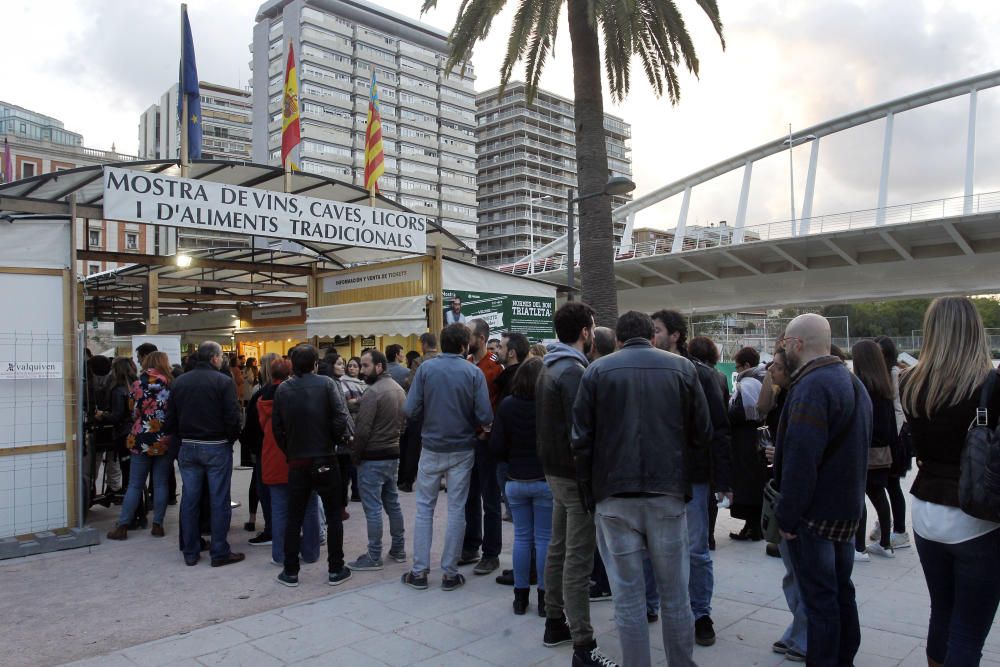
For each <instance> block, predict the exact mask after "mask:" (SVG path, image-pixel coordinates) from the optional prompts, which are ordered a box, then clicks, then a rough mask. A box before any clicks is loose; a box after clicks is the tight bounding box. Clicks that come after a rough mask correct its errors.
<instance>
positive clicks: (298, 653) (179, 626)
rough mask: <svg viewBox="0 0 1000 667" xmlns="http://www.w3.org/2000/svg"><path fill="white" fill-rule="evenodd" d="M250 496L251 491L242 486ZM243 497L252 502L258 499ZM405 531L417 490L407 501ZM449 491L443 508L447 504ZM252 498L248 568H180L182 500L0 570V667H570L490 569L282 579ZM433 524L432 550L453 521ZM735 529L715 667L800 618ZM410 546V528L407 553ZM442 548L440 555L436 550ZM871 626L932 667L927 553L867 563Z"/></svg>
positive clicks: (896, 658)
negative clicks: (122, 534) (412, 582)
mask: <svg viewBox="0 0 1000 667" xmlns="http://www.w3.org/2000/svg"><path fill="white" fill-rule="evenodd" d="M233 479H234V483H233V487H234V489H245V487H246V485H247V482H248V479H249V473H248V472H246V471H237V472H236V473H234V477H233ZM244 495H245V492H244ZM242 500H243V501H244V503H245V501H246V499H245V497H244V498H242ZM401 500H402V504H403V511H404V514H405V516H406V519H407V526H410V525H412V517H413V514H414V502H413V494H401ZM443 500H444V499H443V498H442V499H441V502H439V504H438V511H439V512H444V510H445V507H444V506H443ZM350 510H351V513H352V517H351V519H350V520H349V521H347V522H346V523H345V541H346V545H345V551H346V553H347V556H348V558H349V559H353V558H354V557H355V556H357V555H358V554H360V553H362V552H363V551H364V544H365V535H364V533H365V529H364V525H365V524H364V517H363V512H362V511H361V506H360V504H359V503H352V504H351V507H350ZM115 515H116V513H115V512H113V511H112V510H110V509H109V510H104V509H102V508H97V510H96V512H95V514H94V515H93V518H92V522H93V525H95V526H96V527H98V528H99V529H102V530H104V531H106V530H107V529H108V527H109V526H110V525H111V523H112V521H113V518H114V516H115ZM245 518H246V516H245V506H244V508H240V509H238V510H235V512H234V517H233V528H232V531H231V533H230V536H231V537H232V538H233V540H232V542H233V546H234V548H235V549H237V550H243V551H244V552H246V554H247V561H246V562H244V563H241V564H237V565H234V566H231V567H224V568H211V567H209V565H208V562H207V559H204V560H203V561H202V562H201V563H200V564H199V565H198V566H196V567H193V568H188V567H185V566H184V565H183V561H182V559H181V555H180V553H179V552H178V551H177V549H176V547H177V543H176V539H177V532H176V524H177V513H176V508H174V507H172V508H170V511H169V512H168V518H167V525H166V528H167V531H168V534H167V537H166V538H165V539H155V538H152V537H150V536H149V534H148V531H137V532H134V533H132V534H131V535H130V537H129V539H128V540H127V541H126V542H121V543H113V542H110V543H109V542H106V541H105V542H103V543H102V544H101V545H99V546H96V547H93V548H90V549H86V550H75V551H67V552H62V553H55V554H48V555H44V556H37V557H30V558H25V559H19V560H12V561H4V562H2V563H0V578H2V581H3V593H4V594H3V595H2V596H0V617H2V618H4V619H5V623H4V635H5V637H4V642H3V646H2V647H0V664H3V665H5V666H19V665H54V664H62V663H66V662H73V661H82V662H79V663H77V664H86V665H95V666H96V665H99V666H102V667H117V666H119V665H122V666H124V665H185V666H187V665H190V666H195V665H253V666H255V667H256V666H267V665H282V664H306V665H311V664H315V665H321V664H322V665H329V664H338V665H347V666H355V665H358V666H362V665H363V666H366V667H367V666H372V667H379V666H381V665H421V666H427V667H430V666H433V665H440V666H445V665H454V666H456V667H477V666H484V667H486V666H490V665H498V666H502V667H515V666H521V665H568V664H569V662H570V654H571V651H570V648H569V647H568V646H562V647H559V648H555V649H549V648H545V647H544V646H542V644H541V636H542V631H543V625H544V622H543V620H542V619H540V618H539V617H538V616H537V615H536V610H535V606H534V599H535V598H534V593H533V594H532V605H531V607H529V610H528V614H527V615H525V616H514V615H513V613H512V611H511V600H512V597H513V594H512V591H511V589H510V588H509V587H506V586H499V585H497V584H496V583H495V582H494V581H493V576H486V577H477V576H474V575H473V574H472V572H471V567H468V568H463V571H464V572H465V573H466V577H467V582H468V583H467V584H466V586H465V587H464V588H462V589H460V590H458V591H454V592H449V593H446V592H443V591H441V590H440V588H438V586H439V583H440V573H439V571H438V570H437V569H436V567H435V569H434V570H433V571H432V573H431V583H432V587H431V589H430V590H428V591H415V590H412V589H410V588H408V587H405V586H403V585H402V584H400V583H399V577H400V575H401V574H402V573H403V572H405V571H406V568H407V565H403V564H396V563H391V564H387V565H386V568H385V569H384V570H383V571H381V572H357V573H355V574H354V576H353V577H352V579H351V580H350V581H348V582H347V583H345V584H344V585H343V586H341V587H339V588H331V587H330V586H328V585H326V577H325V572H326V567H325V561H321V562H320V563H317V564H313V565H305V566H304V567H303V570H302V574H301V585H300V586H299V587H298V588H295V589H289V588H285V587H283V586H280V585H278V584H277V583H276V582H275V581H274V576H275V574H277V572H278V568H277V567H275V566H273V565H271V564H270V563H269V560H270V549H269V548H266V547H250V546H248V545H247V546H245V548H244V546H243V545H241V544H240V542H244V543H245V538H246V537H249V536H250V534H249V533H246V532H244V531H243V530H242V524H243V521H244V520H245ZM442 518H443V516H442V515H440V514H439V517H438V521H436V522H435V547H437V548H438V549H439V548H440V545H441V541H442V540H441V538H442V531H443V530H444V523H445V522H444V521H442V520H441V519H442ZM736 527H738V524H737V522H735V521H732V520H731V519H729V517H728V515H727V513H726V512H724V511H723V512H722V513H721V514H720V517H719V526H718V529H717V531H716V534H717V539H718V550H717V551H716V552H715V559H716V561H715V572H716V586H715V597H714V611H713V614H712V616H713V618H714V620H715V627H716V632H717V633H718V641H717V643H716V644H715V646H712V647H710V648H700V647H696V650H695V660H696V662H697V663H698V664H699V665H701V666H702V667H707V666H713V665H718V666H730V665H777V664H780V663H781V662H782V661H783V658H782V657H781V656H779V655H776V654H774V653H772V652H771V650H770V645H771V643H772V642H773V641H775V640H776V639H778V638H779V636H780V634H781V632H782V630H783V629H784V626H785V625H786V624H787V623H788V621H789V619H790V614H789V613H788V611H787V608H786V606H785V602H784V598H783V596H782V594H781V588H780V582H781V575H782V572H783V569H782V566H781V561H780V560H778V559H774V558H767V557H766V556H765V555H764V553H763V552H764V546H763V543H756V544H752V543H742V542H733V541H731V540H730V539H729V538H728V537H727V536H726V535H727V533H728V532H729V530H731V529H734V528H736ZM512 533H513V531H512V526H511V524H509V523H505V524H504V553H503V555H502V557H501V563H502V565H503V566H504V567H510V547H511V543H512V537H513V535H512ZM411 548H412V544H411V540H410V536H409V535H407V550H408V551H409V550H410V549H411ZM439 557H440V555H439V551H437V550H435V553H434V563H435V565H436V563H437V559H439ZM854 581H855V584H856V586H857V588H858V601H859V607H860V612H861V622H862V626H863V627H862V643H861V652H860V654H859V656H858V659H857V663H856V664H857V665H858V666H859V667H862V666H883V665H885V666H891V665H901V666H905V667H917V666H920V667H923V666H924V665H926V664H927V663H926V659H925V658H924V649H923V642H924V636H925V633H926V622H927V614H928V598H927V591H926V587H925V585H924V580H923V576H922V575H921V572H920V565H919V562H918V560H917V554H916V552H915V550H914V549H912V548H910V549H902V550H899V551H897V558H896V559H894V560H884V559H876V560H874V561H873V562H871V563H858V564H857V565H856V567H855V570H854ZM591 613H592V616H593V620H594V626H595V630H596V631H597V633H598V642H599V643H600V645H601V647H602V648H603V649H604V650H605V651H606V652H607V653H608V654H609V655H611V656H613V657H616V658H618V657H620V652H619V647H618V641H617V637H616V632H615V629H614V621H613V618H612V615H613V604H612V603H610V602H600V603H595V604H593V605H592V609H591ZM650 633H651V636H652V638H653V639H652V641H653V645H654V647H655V648H654V658H655V660H656V661H657V662H658V663H659V664H665V663H664V653H663V652H662V650H661V648H660V647H661V646H662V644H661V640H660V633H659V625H658V624H655V625H651V626H650ZM986 650H987V654H986V656H985V658H984V661H983V664H984V665H992V666H995V667H1000V632H996V631H994V632H993V633H992V634H991V636H990V638H989V640H988V641H987V644H986Z"/></svg>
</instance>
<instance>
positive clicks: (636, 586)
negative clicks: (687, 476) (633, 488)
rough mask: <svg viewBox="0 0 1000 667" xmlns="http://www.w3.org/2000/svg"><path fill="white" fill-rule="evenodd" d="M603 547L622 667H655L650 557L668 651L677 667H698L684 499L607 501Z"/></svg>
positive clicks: (600, 516) (602, 508)
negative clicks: (646, 572) (646, 563)
mask: <svg viewBox="0 0 1000 667" xmlns="http://www.w3.org/2000/svg"><path fill="white" fill-rule="evenodd" d="M597 544H598V547H599V548H600V550H601V556H602V557H603V558H604V566H605V567H606V568H607V570H608V579H609V580H610V582H611V591H612V592H613V593H614V604H615V624H616V625H617V626H618V638H619V641H620V642H621V648H622V659H623V660H622V664H625V665H629V667H633V666H634V667H648V666H649V665H651V664H652V657H651V655H650V645H649V623H648V622H647V620H646V614H645V611H646V601H645V593H646V590H645V589H646V585H645V577H644V576H643V565H642V561H643V557H644V553H646V552H648V554H649V559H650V561H651V562H652V565H653V575H654V577H655V579H656V586H657V589H658V591H659V593H660V597H661V599H662V604H663V608H662V616H663V621H662V622H661V623H660V630H661V632H662V633H663V648H664V651H665V652H666V654H667V664H669V665H670V666H671V667H694V664H695V663H694V660H693V658H692V654H693V652H694V617H693V616H692V614H691V601H690V598H689V596H688V577H689V574H690V556H689V553H688V531H687V517H686V513H685V503H684V500H683V498H677V497H674V496H655V497H649V498H615V497H611V498H606V499H604V500H602V501H601V502H599V503H597Z"/></svg>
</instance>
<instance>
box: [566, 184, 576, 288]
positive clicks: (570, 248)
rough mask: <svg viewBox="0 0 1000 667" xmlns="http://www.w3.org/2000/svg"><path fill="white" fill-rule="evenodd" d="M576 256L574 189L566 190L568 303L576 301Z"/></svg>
mask: <svg viewBox="0 0 1000 667" xmlns="http://www.w3.org/2000/svg"><path fill="white" fill-rule="evenodd" d="M575 256H576V240H575V239H574V238H573V188H566V283H567V284H568V285H569V293H568V294H567V296H566V298H567V300H568V301H573V300H574V295H573V291H574V290H575V289H576V279H575V277H574V276H573V263H574V262H575Z"/></svg>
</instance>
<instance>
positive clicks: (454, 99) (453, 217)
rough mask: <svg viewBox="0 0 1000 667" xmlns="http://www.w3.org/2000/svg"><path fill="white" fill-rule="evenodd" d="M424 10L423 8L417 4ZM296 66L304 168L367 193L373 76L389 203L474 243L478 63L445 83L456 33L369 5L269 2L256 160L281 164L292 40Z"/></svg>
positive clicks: (339, 0) (257, 41)
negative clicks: (451, 39) (367, 141)
mask: <svg viewBox="0 0 1000 667" xmlns="http://www.w3.org/2000/svg"><path fill="white" fill-rule="evenodd" d="M412 4H413V7H414V8H415V7H417V6H418V5H417V3H415V2H414V3H412ZM289 42H291V43H292V44H293V45H294V47H295V54H296V58H297V60H298V63H297V73H298V78H299V109H300V113H301V124H302V125H301V130H302V143H301V145H300V147H299V151H298V155H297V156H293V157H296V158H297V162H298V165H299V167H300V168H301V169H302V170H303V171H307V172H312V173H317V174H323V175H327V176H330V177H331V178H335V179H338V180H342V181H347V182H351V183H354V184H357V185H363V184H364V171H365V128H366V126H367V120H368V97H369V89H370V81H371V76H372V71H373V70H374V72H375V74H376V79H377V81H378V86H379V97H380V99H381V114H382V141H383V147H384V150H385V175H384V176H382V178H380V179H379V189H380V190H381V192H382V194H383V195H385V196H387V197H389V198H392V199H395V200H396V201H398V202H399V203H400V204H402V205H404V206H407V207H409V208H411V209H413V210H415V211H418V212H420V213H423V214H426V215H428V216H431V217H436V218H437V219H438V220H439V221H440V222H441V223H442V224H443V226H444V227H445V228H446V229H448V230H449V231H451V232H452V233H454V234H456V235H458V236H460V237H462V238H463V239H466V240H467V241H469V242H470V244H471V242H472V241H474V240H475V238H476V164H475V161H476V143H475V142H476V136H475V127H476V113H475V112H476V99H475V91H474V90H473V84H474V81H475V76H474V74H473V71H472V67H471V66H467V67H466V68H465V70H464V71H462V70H461V69H460V68H456V69H455V70H454V71H452V72H451V73H450V74H445V72H444V64H445V62H446V60H447V58H448V53H449V48H448V35H447V33H445V32H442V31H440V30H437V29H436V28H432V27H430V26H427V25H425V24H423V23H420V22H418V21H415V20H413V19H411V18H408V17H405V16H402V15H400V14H397V13H395V12H392V11H389V10H387V9H383V8H381V7H378V6H376V5H374V4H372V3H369V2H364V1H362V0H271V1H270V2H267V3H265V4H263V5H262V6H261V7H260V9H259V10H258V13H257V24H256V25H255V26H254V31H253V44H252V45H251V52H252V53H253V61H252V63H251V68H252V70H253V158H254V161H255V162H265V163H270V164H279V163H280V152H281V105H282V96H283V89H284V76H285V62H286V60H287V48H288V46H287V45H288V43H289Z"/></svg>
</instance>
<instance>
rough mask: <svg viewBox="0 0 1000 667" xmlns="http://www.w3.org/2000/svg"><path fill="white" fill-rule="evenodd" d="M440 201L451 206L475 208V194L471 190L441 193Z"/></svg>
mask: <svg viewBox="0 0 1000 667" xmlns="http://www.w3.org/2000/svg"><path fill="white" fill-rule="evenodd" d="M441 199H442V200H444V201H447V202H451V203H453V204H462V205H464V206H476V193H475V191H473V190H458V191H452V192H444V191H442V192H441Z"/></svg>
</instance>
